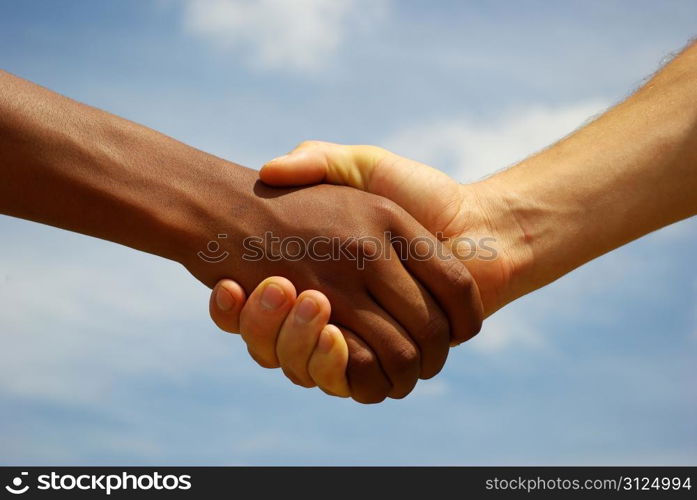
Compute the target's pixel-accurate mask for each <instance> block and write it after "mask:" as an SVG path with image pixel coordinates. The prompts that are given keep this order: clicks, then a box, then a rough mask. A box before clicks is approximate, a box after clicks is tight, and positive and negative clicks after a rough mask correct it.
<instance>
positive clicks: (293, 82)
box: [0, 0, 697, 465]
mask: <svg viewBox="0 0 697 500" xmlns="http://www.w3.org/2000/svg"><path fill="white" fill-rule="evenodd" d="M696 21H697V4H696V3H695V2H692V1H684V2H678V1H664V2H641V1H631V2H630V1H624V2H618V1H614V2H613V1H609V2H607V1H603V2H600V1H597V2H593V1H583V2H580V1H579V2H553V3H552V2H543V1H539V2H535V1H522V2H513V1H511V2H467V3H465V2H455V1H453V2H445V1H444V2H437V3H435V2H425V1H400V2H396V1H393V2H390V1H386V0H332V1H326V2H325V1H320V0H302V1H299V0H298V1H290V0H288V1H285V2H283V1H272V0H265V1H259V2H253V3H252V2H247V1H242V0H211V1H196V0H180V1H177V0H169V1H142V0H131V1H118V2H116V1H113V2H94V1H89V0H83V1H77V0H74V1H71V2H54V1H49V0H46V1H36V0H24V1H21V2H19V1H12V0H0V68H3V69H5V70H7V71H10V72H12V73H15V74H17V75H19V76H22V77H24V78H27V79H30V80H33V81H35V82H38V83H40V84H42V85H44V86H46V87H48V88H51V89H53V90H56V91H58V92H61V93H63V94H66V95H68V96H70V97H72V98H75V99H78V100H80V101H83V102H86V103H88V104H91V105H94V106H97V107H100V108H103V109H106V110H108V111H111V112H113V113H116V114H118V115H122V116H125V117H126V118H129V119H132V120H134V121H137V122H140V123H143V124H145V125H148V126H150V127H153V128H155V129H157V130H160V131H162V132H164V133H166V134H169V135H172V136H174V137H175V138H177V139H179V140H182V141H184V142H187V143H189V144H191V145H194V146H196V147H199V148H201V149H204V150H206V151H209V152H212V153H214V154H217V155H220V156H223V157H225V158H228V159H230V160H233V161H235V162H238V163H241V164H245V165H248V166H252V167H255V168H257V167H259V166H260V165H261V164H262V163H263V162H264V160H267V159H269V158H272V157H275V156H277V155H279V154H282V153H284V152H286V151H288V150H290V149H291V148H292V147H293V146H294V145H295V144H296V143H297V142H299V141H301V140H304V139H322V140H330V141H336V142H344V143H369V144H378V145H381V146H384V147H389V148H391V149H393V150H394V151H395V152H397V153H400V154H402V155H405V156H410V157H413V158H415V159H417V160H420V161H423V162H426V163H429V164H431V165H434V166H436V167H437V168H440V169H442V170H444V171H446V172H447V173H449V174H450V175H452V176H453V177H455V178H456V179H458V180H460V181H463V182H464V181H472V180H476V179H480V178H482V177H483V176H485V175H486V174H488V173H491V172H494V171H496V170H498V169H500V168H503V167H505V166H506V165H508V164H510V163H511V162H514V161H516V160H519V159H522V158H523V157H525V156H526V155H528V154H530V153H532V152H534V151H535V150H536V149H538V148H540V147H543V146H544V145H546V144H549V143H550V142H551V141H554V140H555V139H557V138H559V137H561V136H563V135H565V134H566V133H568V132H570V131H571V130H573V129H574V128H575V127H577V126H579V125H580V124H582V123H583V122H584V121H586V120H587V119H588V118H590V117H592V116H593V115H595V114H597V113H600V112H602V111H603V110H604V109H605V108H606V107H607V106H609V105H611V104H612V103H614V102H617V101H618V100H619V99H622V98H623V97H624V96H626V95H627V94H628V93H629V92H631V91H632V90H633V89H635V88H636V87H637V86H638V85H640V84H641V82H642V81H643V80H644V79H645V78H646V77H647V76H648V75H650V74H651V73H652V72H654V71H655V70H656V69H657V68H658V67H659V66H660V64H661V63H662V62H664V61H665V60H666V58H667V57H669V56H670V54H671V53H673V52H675V51H676V50H678V49H679V48H681V47H682V46H684V45H685V44H686V43H687V41H688V40H689V39H690V37H691V36H693V35H696V34H697V33H696V32H695V26H696V25H697V24H696ZM0 241H1V244H0V464H14V465H19V464H27V465H29V464H230V465H233V464H321V465H328V464H481V465H484V464H692V465H695V464H696V463H697V394H696V392H695V387H696V386H697V270H696V269H695V264H694V258H695V255H696V254H697V220H695V219H694V218H693V219H692V220H688V221H684V222H682V223H679V224H676V225H673V226H671V227H668V228H665V229H663V230H661V231H658V232H656V233H654V234H651V235H649V236H648V237H645V238H643V239H642V240H640V241H637V242H635V243H632V244H630V245H628V246H626V247H624V248H622V249H620V250H617V251H615V252H613V253H611V254H609V255H606V256H604V257H602V258H600V259H598V260H596V261H594V262H592V263H590V264H588V265H586V266H585V267H583V268H582V269H579V270H577V271H575V272H574V273H572V274H570V275H568V276H566V277H564V278H563V279H561V280H559V281H558V282H557V283H554V284H552V285H550V286H548V287H547V288H545V289H543V290H540V291H538V292H535V293H533V294H531V295H529V296H527V297H525V298H523V299H521V300H519V301H518V302H516V303H514V304H512V305H510V306H508V307H506V308H505V309H503V310H502V311H500V312H498V313H497V314H496V315H495V316H493V317H492V318H490V319H489V320H487V322H486V323H485V325H484V329H483V331H482V333H481V334H480V335H479V336H477V337H476V338H475V339H474V340H472V341H470V342H468V343H466V344H464V345H462V346H460V347H459V348H457V349H455V350H454V351H453V352H452V353H451V355H450V357H449V361H448V364H447V366H446V367H445V369H444V370H443V372H442V373H441V374H440V375H439V376H438V377H436V378H435V379H433V380H430V381H427V382H422V383H420V385H419V386H418V387H417V389H416V391H415V392H414V393H413V394H412V395H411V396H409V397H408V398H407V399H404V400H401V401H394V400H389V401H387V402H385V403H383V404H380V405H373V406H363V405H359V404H357V403H355V402H352V401H350V400H342V399H336V398H330V397H328V396H325V395H324V394H323V393H321V392H320V391H319V390H317V389H315V390H307V389H303V388H299V387H296V386H293V385H292V384H291V383H290V382H289V381H287V380H286V379H285V378H284V377H283V376H282V374H281V373H280V371H278V370H264V369H262V368H260V367H258V366H257V365H256V364H254V363H253V361H252V360H251V359H249V358H248V356H247V355H246V351H245V349H244V347H243V343H242V342H241V340H240V339H239V338H238V337H237V336H234V335H229V334H223V333H221V332H219V331H218V330H217V329H216V328H215V326H214V325H213V324H212V322H210V320H209V318H208V314H207V301H208V290H207V289H205V288H204V287H203V286H202V285H200V284H199V283H198V282H197V281H195V280H194V279H193V278H192V277H190V276H189V275H188V273H187V272H186V271H185V270H184V269H183V268H182V267H181V266H179V265H177V264H174V263H171V262H168V261H164V260H161V259H159V258H157V257H153V256H150V255H147V254H142V253H138V252H135V251H134V250H131V249H128V248H125V247H120V246H117V245H114V244H111V243H106V242H102V241H99V240H95V239H92V238H88V237H85V236H81V235H76V234H72V233H68V232H65V231H61V230H57V229H53V228H49V227H44V226H41V225H38V224H33V223H29V222H25V221H20V220H16V219H12V218H9V217H4V216H0ZM233 277H234V276H233Z"/></svg>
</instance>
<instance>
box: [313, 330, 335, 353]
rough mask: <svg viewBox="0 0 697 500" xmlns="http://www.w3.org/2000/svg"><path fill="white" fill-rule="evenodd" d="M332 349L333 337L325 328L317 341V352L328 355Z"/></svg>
mask: <svg viewBox="0 0 697 500" xmlns="http://www.w3.org/2000/svg"><path fill="white" fill-rule="evenodd" d="M332 347H334V335H332V332H331V330H330V329H329V328H325V329H324V330H322V332H321V333H320V334H319V339H318V340H317V350H318V351H319V352H321V353H322V354H328V353H329V351H331V350H332Z"/></svg>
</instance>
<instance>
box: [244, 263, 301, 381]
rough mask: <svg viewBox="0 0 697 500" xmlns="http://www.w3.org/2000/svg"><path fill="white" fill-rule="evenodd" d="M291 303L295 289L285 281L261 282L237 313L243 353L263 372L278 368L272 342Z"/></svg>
mask: <svg viewBox="0 0 697 500" xmlns="http://www.w3.org/2000/svg"><path fill="white" fill-rule="evenodd" d="M294 303H295V287H294V286H293V284H292V283H291V282H290V281H288V280H287V279H286V278H282V277H279V276H274V277H271V278H267V279H265V280H264V281H262V282H261V283H260V284H259V286H257V288H256V289H255V290H254V291H253V292H252V294H251V295H250V296H249V299H248V300H247V303H246V304H245V306H244V307H243V308H242V312H241V313H240V332H241V334H242V338H243V339H244V341H245V342H246V343H247V350H248V351H249V354H250V355H251V356H252V357H253V358H254V360H255V361H256V362H257V363H259V364H260V365H261V366H263V367H265V368H278V366H279V362H278V358H277V357H276V338H277V337H278V332H279V330H280V329H281V326H282V325H283V321H284V320H285V319H286V316H287V315H288V312H289V311H290V309H291V308H292V307H293V304H294Z"/></svg>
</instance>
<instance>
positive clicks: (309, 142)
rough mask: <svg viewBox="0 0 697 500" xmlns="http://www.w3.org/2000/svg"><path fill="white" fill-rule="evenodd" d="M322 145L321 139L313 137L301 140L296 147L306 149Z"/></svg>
mask: <svg viewBox="0 0 697 500" xmlns="http://www.w3.org/2000/svg"><path fill="white" fill-rule="evenodd" d="M319 145H320V141H315V140H312V139H309V140H306V141H302V142H300V143H299V144H298V145H297V146H296V147H295V149H306V148H315V147H317V146H319Z"/></svg>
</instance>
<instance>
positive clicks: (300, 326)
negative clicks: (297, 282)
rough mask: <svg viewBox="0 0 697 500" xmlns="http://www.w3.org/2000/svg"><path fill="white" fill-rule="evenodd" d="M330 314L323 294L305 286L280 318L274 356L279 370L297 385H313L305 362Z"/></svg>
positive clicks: (327, 301)
mask: <svg viewBox="0 0 697 500" xmlns="http://www.w3.org/2000/svg"><path fill="white" fill-rule="evenodd" d="M330 314H331V307H330V305H329V299H327V297H325V296H324V294H322V293H321V292H318V291H317V290H305V291H304V292H302V293H301V294H300V296H298V298H297V300H296V301H295V305H294V306H293V309H291V311H290V313H289V314H288V316H287V317H286V320H285V321H284V322H283V326H282V327H281V330H280V332H279V334H278V339H277V340H276V356H277V358H278V362H279V363H280V364H281V368H282V369H283V373H285V374H286V377H288V378H289V379H290V380H291V381H293V382H294V383H295V384H297V385H301V386H303V387H314V386H315V382H314V380H313V378H312V377H311V376H310V373H309V371H308V364H309V362H310V357H311V356H312V351H313V350H314V349H315V346H316V345H317V340H318V339H319V336H320V334H321V333H322V329H323V328H324V327H325V326H326V325H327V321H329V315H330Z"/></svg>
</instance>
